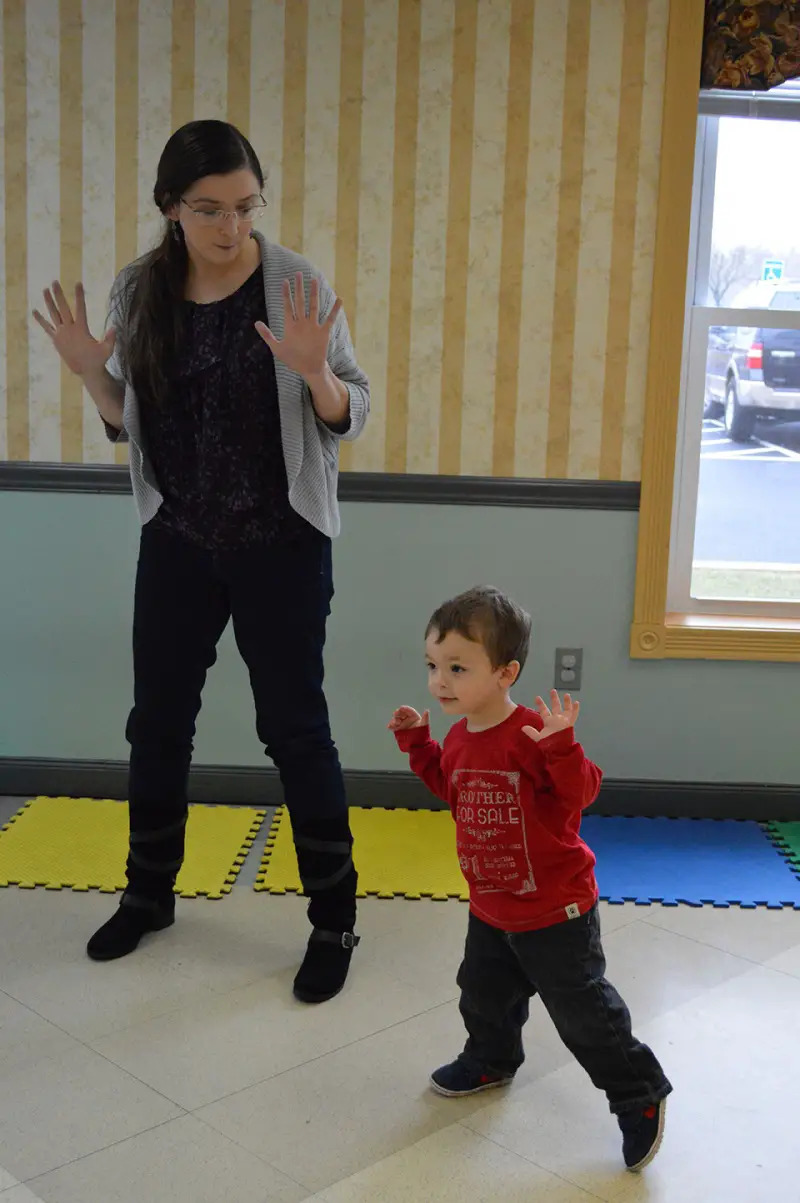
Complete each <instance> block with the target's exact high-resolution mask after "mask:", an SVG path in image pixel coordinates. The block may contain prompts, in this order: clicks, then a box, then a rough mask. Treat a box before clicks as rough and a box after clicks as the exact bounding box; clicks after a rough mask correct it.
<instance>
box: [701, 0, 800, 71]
mask: <svg viewBox="0 0 800 1203" xmlns="http://www.w3.org/2000/svg"><path fill="white" fill-rule="evenodd" d="M797 76H800V0H789V2H784V3H783V4H775V3H770V2H769V0H753V2H752V3H750V4H731V3H729V2H728V0H706V23H705V37H704V42H703V67H702V73H701V78H700V86H701V87H702V88H744V89H746V90H747V91H751V92H762V91H766V90H767V89H769V88H774V87H777V85H778V84H782V83H785V81H786V80H787V79H794V78H795V77H797Z"/></svg>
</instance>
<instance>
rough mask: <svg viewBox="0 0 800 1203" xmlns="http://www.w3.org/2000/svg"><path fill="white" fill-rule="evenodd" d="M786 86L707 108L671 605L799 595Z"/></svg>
mask: <svg viewBox="0 0 800 1203" xmlns="http://www.w3.org/2000/svg"><path fill="white" fill-rule="evenodd" d="M785 88H787V85H783V86H782V87H781V88H777V89H776V90H775V91H776V92H778V93H780V92H781V91H782V90H783V89H785ZM788 90H789V92H790V93H791V100H790V101H789V102H788V103H787V101H785V100H783V101H780V102H779V103H782V104H783V106H784V110H783V113H782V114H781V116H780V117H773V116H769V115H768V114H767V113H764V112H763V109H759V108H758V102H756V103H755V104H754V106H753V107H754V109H755V116H739V115H733V116H727V115H708V116H707V115H704V114H702V113H701V116H700V119H699V125H698V134H697V149H696V166H695V176H694V192H693V201H694V204H693V222H692V224H693V229H692V237H691V243H690V246H691V250H690V255H689V270H688V280H689V289H688V292H689V296H688V300H687V323H686V324H687V333H686V338H685V341H684V353H683V378H682V387H681V394H682V396H681V417H680V424H679V431H678V455H677V464H676V489H675V499H674V507H673V519H672V533H671V540H670V547H671V557H670V568H669V584H668V596H667V610H668V611H669V612H671V613H679V614H749V615H760V616H769V615H770V614H772V615H779V614H784V615H786V616H788V617H791V616H792V613H793V612H797V607H798V605H799V604H800V221H799V220H798V216H797V197H798V196H800V87H797V86H793V85H791V84H790V85H788ZM713 99H714V101H716V103H715V105H714V108H717V109H722V110H724V98H723V99H722V100H720V99H719V98H716V97H714V98H713ZM733 101H734V104H733V106H732V107H734V108H737V107H738V106H739V105H741V103H742V101H741V98H740V97H737V96H735V94H734V96H733ZM772 112H774V108H773V109H772ZM787 118H788V119H787Z"/></svg>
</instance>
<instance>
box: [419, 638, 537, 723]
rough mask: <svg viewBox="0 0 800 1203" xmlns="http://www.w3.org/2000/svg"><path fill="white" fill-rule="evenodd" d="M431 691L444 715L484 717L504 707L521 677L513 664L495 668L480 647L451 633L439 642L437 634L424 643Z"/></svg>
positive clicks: (484, 650)
mask: <svg viewBox="0 0 800 1203" xmlns="http://www.w3.org/2000/svg"><path fill="white" fill-rule="evenodd" d="M425 656H426V659H427V663H428V689H429V690H430V692H431V696H432V697H434V698H436V700H437V701H438V702H439V703H440V705H441V707H442V709H443V710H444V712H445V714H451V715H453V716H455V715H461V714H463V715H467V716H468V717H469V716H471V715H476V716H477V715H481V714H484V713H486V712H488V711H491V710H492V708H493V707H496V706H497V705H498V704H500V703H502V702H503V701H504V700H505V698H506V695H507V693H508V691H509V689H510V688H511V686H512V685H513V684H514V681H515V679H516V677H517V676H518V675H519V664H517V662H516V661H514V662H513V663H512V664H507V665H505V666H504V667H503V668H493V667H492V662H491V660H490V659H489V656H488V654H487V652H486V649H485V648H484V647H483V644H481V643H474V642H473V641H472V640H471V639H465V638H464V636H463V635H458V634H456V632H455V631H448V633H447V634H446V635H445V637H444V639H442V641H441V642H438V631H431V633H430V634H429V636H428V638H427V639H426V640H425Z"/></svg>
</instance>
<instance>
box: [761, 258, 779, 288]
mask: <svg viewBox="0 0 800 1203" xmlns="http://www.w3.org/2000/svg"><path fill="white" fill-rule="evenodd" d="M782 277H783V259H765V260H764V266H763V268H762V269H761V279H762V280H767V281H769V283H770V284H776V283H777V281H778V280H780V279H782Z"/></svg>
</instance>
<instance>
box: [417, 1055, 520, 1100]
mask: <svg viewBox="0 0 800 1203" xmlns="http://www.w3.org/2000/svg"><path fill="white" fill-rule="evenodd" d="M513 1080H514V1075H513V1074H496V1073H491V1072H489V1071H486V1070H480V1069H474V1068H472V1066H470V1065H465V1064H464V1062H463V1061H460V1060H457V1061H451V1062H450V1064H449V1065H441V1066H440V1067H439V1068H438V1069H435V1070H434V1071H433V1073H432V1074H431V1086H432V1087H433V1089H434V1090H435V1091H436V1093H437V1094H443V1095H444V1096H445V1098H448V1099H458V1098H461V1097H462V1095H465V1094H480V1092H481V1091H482V1090H493V1089H494V1087H495V1086H508V1084H509V1082H512V1081H513Z"/></svg>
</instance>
